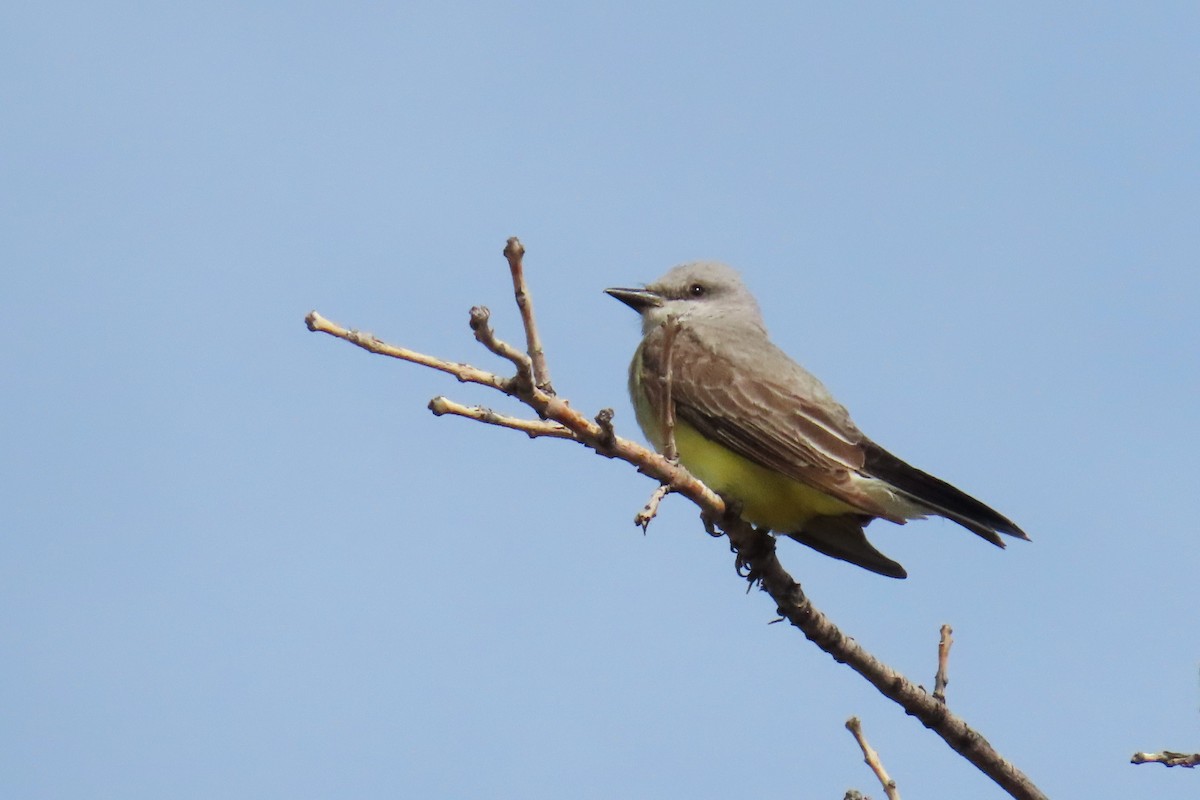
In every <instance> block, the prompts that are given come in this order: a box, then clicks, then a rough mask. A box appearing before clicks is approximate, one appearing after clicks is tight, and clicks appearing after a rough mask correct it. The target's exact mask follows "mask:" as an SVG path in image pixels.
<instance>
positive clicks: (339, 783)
mask: <svg viewBox="0 0 1200 800" xmlns="http://www.w3.org/2000/svg"><path fill="white" fill-rule="evenodd" d="M1197 41H1200V11H1198V10H1197V7H1196V6H1195V4H1191V3H1155V4H1144V3H1142V4H1133V3H1130V4H1097V3H1088V4H1082V3H1081V4H1053V5H1051V6H1047V5H1046V4H1041V3H1037V4H1028V3H1026V4H1014V3H996V4H970V7H969V8H967V7H965V6H954V7H946V6H945V5H944V4H936V5H935V4H924V5H921V4H908V5H906V6H905V7H904V8H902V9H901V8H900V7H898V6H895V5H892V4H871V5H856V6H853V7H850V6H844V5H841V4H838V5H835V6H821V5H817V4H796V3H777V4H755V5H753V6H751V7H747V6H746V5H745V4H742V7H741V8H738V9H737V10H734V4H723V5H718V4H711V3H704V4H696V3H677V4H669V3H656V4H650V5H647V6H644V7H641V8H638V9H634V8H633V7H631V6H630V7H626V8H620V9H619V8H616V7H615V6H607V5H599V4H597V5H581V4H563V3H528V4H496V3H492V4H469V3H464V4H459V3H452V4H424V5H422V6H421V7H417V6H416V5H415V4H402V3H397V4H386V3H320V2H306V3H258V4H246V3H221V2H217V3H213V2H205V3H193V2H187V3H170V4H126V3H103V4H97V3H77V4H63V3H55V2H46V3H36V4H11V3H10V4H8V6H7V7H6V8H5V9H4V10H3V11H2V12H0V203H3V207H2V208H0V261H2V263H3V267H2V269H0V304H2V307H3V309H4V317H5V319H4V321H5V329H6V334H5V338H4V344H3V345H2V346H0V365H2V367H3V371H4V375H5V378H4V381H3V387H4V388H3V392H2V394H0V402H2V404H3V415H0V440H2V442H3V445H2V447H0V480H2V486H3V491H2V494H3V500H2V502H0V796H3V797H6V798H80V797H89V798H104V797H113V798H162V797H172V798H211V797H229V798H263V797H287V798H328V797H419V798H440V797H521V798H563V797H571V798H613V797H629V798H677V797H689V798H728V797H735V796H738V797H755V796H766V795H772V796H778V795H788V796H794V797H812V798H831V797H841V796H842V793H843V792H844V791H845V789H847V788H849V787H858V788H859V789H862V790H865V791H867V792H868V793H873V794H875V795H879V794H880V792H879V789H878V787H877V786H876V785H875V784H874V780H873V778H872V776H871V775H870V774H869V773H868V771H867V770H866V768H865V767H864V766H863V765H862V763H861V761H860V755H859V753H858V751H857V750H856V748H855V745H854V742H853V740H852V738H851V737H850V735H849V734H848V733H847V732H846V731H845V730H844V729H843V728H842V724H843V722H844V721H845V719H846V718H847V717H849V716H851V715H858V716H860V717H861V718H862V720H863V724H864V727H865V730H866V732H867V734H868V736H869V737H870V739H871V741H872V743H873V744H874V746H875V747H876V748H877V749H878V750H879V751H880V753H881V754H882V756H883V758H884V759H885V761H886V763H887V765H888V767H889V768H890V770H891V772H892V774H893V775H894V776H895V778H896V779H897V780H898V781H899V783H900V787H901V790H902V792H903V793H904V796H905V797H998V796H1000V793H999V790H997V789H995V788H993V786H992V784H990V782H988V781H987V780H986V779H985V778H983V777H981V776H980V775H979V774H978V773H976V772H975V771H974V770H973V768H971V767H969V766H968V765H966V764H965V762H963V761H962V760H960V759H959V758H958V757H957V756H955V755H954V754H952V753H951V752H950V751H949V750H948V749H947V748H946V747H945V746H944V745H942V743H941V742H940V740H938V739H936V738H935V737H934V736H932V735H931V734H929V733H927V732H925V731H924V730H923V729H922V728H921V727H920V726H919V725H918V724H917V723H915V722H914V721H913V720H911V719H908V718H906V717H905V716H904V714H903V713H902V712H901V711H899V710H898V709H897V708H896V707H895V706H893V705H891V704H890V703H888V702H887V701H885V700H884V699H883V698H882V697H880V696H879V695H878V694H877V693H876V692H875V691H874V690H872V689H870V688H869V687H868V686H866V685H865V684H864V683H863V682H862V681H861V680H860V679H859V678H858V677H857V676H855V675H854V674H853V673H851V672H849V671H848V670H847V669H845V668H843V667H839V666H838V665H836V664H834V663H833V662H832V661H831V659H829V657H828V656H826V655H824V654H823V653H821V652H819V651H818V650H817V649H816V648H815V647H813V646H812V645H811V644H809V643H808V642H806V641H804V640H803V639H802V638H801V637H800V636H799V635H798V634H797V633H796V632H794V631H792V630H789V629H787V628H786V627H784V626H780V625H770V626H769V625H767V622H769V621H770V620H771V619H772V618H773V607H772V605H771V604H770V602H769V600H768V599H767V598H766V597H765V596H764V595H762V594H760V593H757V592H752V593H750V594H749V595H747V594H746V593H745V592H744V589H743V586H742V584H741V583H740V582H739V581H738V580H737V579H736V577H735V576H734V573H733V568H732V559H731V556H730V554H729V553H728V552H727V548H726V545H725V543H724V542H721V541H715V540H712V539H710V538H709V537H708V536H706V535H705V534H704V532H703V531H702V530H701V528H700V525H699V524H698V522H697V519H696V514H695V512H694V509H692V508H691V507H690V506H688V505H687V504H686V503H684V502H683V501H679V500H669V501H668V502H667V503H665V504H664V508H663V511H662V513H661V515H660V518H659V519H658V520H657V521H656V522H655V523H654V525H653V526H652V527H651V529H650V533H649V535H648V536H642V535H641V533H640V532H639V531H638V530H637V529H635V528H634V526H633V525H632V522H631V519H632V516H633V514H634V513H635V512H636V511H637V509H638V508H640V507H641V505H642V503H643V502H644V501H645V500H646V498H647V496H648V495H649V493H650V491H651V489H652V488H653V487H652V485H651V484H650V483H649V482H648V481H647V480H646V479H644V478H641V477H640V476H637V475H636V474H634V473H633V472H632V471H631V470H630V469H627V468H626V467H625V466H624V465H621V464H619V463H614V462H610V461H606V460H603V459H599V458H595V457H593V456H590V455H589V454H587V453H586V452H584V451H582V450H581V449H579V448H575V447H572V446H569V445H567V444H564V443H561V442H548V441H540V442H530V441H528V440H526V439H525V438H524V437H523V436H521V435H519V434H515V433H512V432H508V431H501V430H496V429H490V428H487V429H485V428H484V427H482V426H479V425H475V424H472V423H468V422H466V421H463V420H457V419H451V418H445V419H434V418H433V417H432V416H430V415H429V413H428V412H427V411H426V410H425V403H426V402H427V401H428V399H429V398H430V397H431V396H433V395H435V394H442V393H445V394H448V395H449V396H451V397H453V398H455V399H458V400H460V401H464V402H481V401H483V402H487V403H489V404H494V405H496V406H497V407H498V408H500V409H503V410H509V411H512V410H515V409H514V407H513V406H512V405H511V404H509V403H506V402H503V398H500V397H498V396H489V395H488V394H486V393H484V392H482V391H481V390H478V389H476V388H473V387H465V386H460V385H458V384H457V383H455V382H454V381H453V380H451V379H449V378H447V377H446V376H442V375H438V374H434V373H431V372H429V371H426V370H422V369H419V368H417V367H414V366H411V365H405V364H400V363H395V362H391V361H387V360H384V359H381V358H377V357H371V356H368V355H366V354H364V353H362V352H360V351H358V350H356V349H354V348H351V347H350V346H348V345H345V344H343V343H340V342H337V341H334V340H332V339H329V338H327V337H322V336H318V335H314V334H310V333H308V332H307V331H305V329H304V326H303V322H302V320H303V317H304V314H305V313H306V312H307V311H308V310H309V309H311V308H317V309H319V310H320V311H321V312H322V313H323V314H325V315H326V316H328V317H330V318H332V319H334V320H337V321H340V322H343V323H346V324H348V325H353V326H356V327H360V328H365V329H369V330H371V331H373V332H375V333H376V334H378V335H380V336H383V337H385V338H387V339H389V340H392V341H394V342H396V343H400V344H405V345H408V346H410V347H414V348H417V349H421V350H426V351H430V352H433V353H436V354H440V355H443V356H446V357H450V358H455V359H469V360H473V361H476V362H478V363H480V364H482V365H490V366H501V365H499V364H498V363H497V361H496V359H494V358H492V357H490V356H488V355H487V354H486V353H484V352H482V351H481V348H479V347H478V346H477V345H476V344H475V343H474V342H473V341H472V339H471V337H470V333H469V331H468V329H467V325H466V322H467V310H468V308H469V307H470V306H471V305H473V304H477V303H485V304H488V305H490V306H491V307H492V308H493V309H494V316H495V323H496V326H497V329H498V330H499V331H500V332H501V334H502V335H505V336H507V337H509V338H510V339H513V340H517V339H519V326H518V323H517V319H516V315H515V313H514V310H513V306H512V301H511V289H510V287H509V284H508V276H507V273H506V270H505V265H504V261H503V259H502V258H501V256H500V250H501V248H502V246H503V244H504V240H505V238H506V237H507V236H510V235H519V236H521V237H522V239H523V240H524V242H525V243H526V245H527V247H528V250H529V257H528V263H527V265H528V271H529V275H530V278H531V281H532V286H533V292H534V297H535V300H536V302H537V305H538V308H539V311H540V314H541V320H542V326H543V334H544V336H545V339H546V349H547V352H548V354H549V357H550V363H551V369H552V372H553V377H554V380H555V383H556V386H557V387H558V388H559V390H560V391H561V392H562V393H564V394H565V395H567V396H568V397H569V398H571V399H572V401H573V402H574V403H575V404H576V405H577V406H579V407H580V408H583V409H587V410H589V411H593V410H595V409H599V408H600V407H603V406H608V405H611V406H614V407H615V408H616V410H617V425H618V429H619V431H620V432H622V433H624V434H626V435H636V430H635V428H634V425H633V422H632V413H631V411H630V409H629V405H628V402H627V400H626V398H625V394H624V391H625V389H624V385H625V367H626V363H627V361H628V358H629V356H630V354H631V353H632V351H633V348H634V346H635V343H636V341H637V335H638V333H637V323H636V319H635V317H634V315H632V314H631V313H630V312H629V310H628V309H626V308H624V307H622V306H621V305H620V304H618V303H615V302H613V301H612V300H611V299H609V298H607V297H605V296H604V295H603V294H601V290H602V289H603V288H604V287H606V286H613V285H629V284H636V283H638V282H642V281H648V280H651V279H653V278H654V277H656V276H657V275H659V274H660V273H661V272H663V271H665V269H666V268H667V267H669V266H671V265H672V264H674V263H678V262H680V261H684V260H689V259H694V258H715V259H721V260H725V261H728V262H730V263H732V264H734V265H735V266H737V267H739V268H740V269H741V270H742V271H743V274H744V276H745V278H746V280H747V282H748V283H749V284H750V286H751V287H752V288H753V289H754V290H755V291H756V292H757V293H758V295H759V297H760V298H761V300H762V305H763V309H764V313H765V315H766V318H767V322H768V325H769V327H770V328H771V331H772V334H773V336H774V337H775V339H776V341H777V342H778V343H779V344H780V345H781V346H782V347H784V349H786V350H787V351H789V352H790V353H792V354H793V355H794V356H795V357H796V358H797V359H798V360H800V361H802V362H803V363H804V364H805V365H807V366H808V367H809V368H810V369H812V370H813V371H814V372H816V373H817V374H818V375H819V376H821V377H822V379H824V380H825V382H826V383H827V384H828V385H829V387H830V388H831V390H832V391H833V392H834V393H835V394H836V395H837V396H838V398H839V399H840V400H841V401H842V402H843V403H845V404H846V405H847V406H848V407H849V408H850V409H851V411H852V412H853V414H854V416H855V419H856V420H857V422H858V424H859V426H860V427H862V428H863V429H864V430H865V431H866V432H867V433H868V435H870V436H872V437H873V438H874V439H876V440H878V441H879V442H881V443H882V444H883V445H884V446H886V447H888V448H889V449H891V450H893V451H895V452H896V453H897V454H899V455H900V456H902V457H904V458H906V459H907V460H909V461H911V462H913V463H914V464H916V465H918V466H921V467H923V468H924V469H927V470H929V471H931V472H934V473H936V474H938V475H941V476H943V477H945V478H947V479H949V480H951V481H953V482H954V483H956V484H958V485H959V486H961V487H962V488H964V489H966V490H968V491H970V492H971V493H973V494H976V495H978V496H979V497H981V498H982V499H984V500H985V501H987V502H989V503H991V504H994V505H995V506H996V507H997V508H999V509H1001V510H1002V511H1003V512H1004V513H1006V514H1008V515H1010V516H1011V517H1012V518H1014V519H1015V520H1016V521H1017V522H1019V523H1020V524H1021V525H1022V526H1023V527H1024V528H1025V529H1026V530H1027V531H1029V532H1030V534H1031V536H1032V537H1033V539H1034V542H1033V543H1032V544H1024V543H1021V542H1016V543H1014V544H1013V545H1012V546H1011V547H1010V548H1009V549H1008V550H1007V551H1004V552H1001V551H999V550H997V549H995V548H992V547H990V546H989V545H987V544H986V543H984V542H982V541H980V540H979V539H977V538H976V537H973V536H971V535H970V534H968V533H966V532H964V531H963V530H961V529H959V528H957V527H956V526H954V525H952V524H950V523H945V522H942V521H940V520H935V521H930V522H925V523H915V524H912V525H908V526H906V527H904V528H899V527H894V526H888V525H887V524H885V523H879V524H877V525H876V526H874V527H873V533H874V538H875V540H876V541H877V542H878V544H879V545H880V547H881V548H882V549H884V550H885V551H886V552H888V553H889V554H890V555H892V556H894V557H895V558H897V559H898V560H899V561H901V562H902V563H904V564H905V566H906V567H907V568H908V570H909V573H910V578H909V580H907V581H890V580H887V579H883V578H879V577H876V576H874V575H871V574H868V573H866V572H862V571H859V570H855V569H854V568H852V567H849V566H846V565H844V564H841V563H839V562H835V561H832V560H829V559H826V558H822V557H820V556H818V555H816V554H814V553H812V552H811V551H808V550H806V549H804V548H802V547H800V546H798V545H794V544H792V543H790V542H784V543H782V544H781V553H782V557H783V559H784V561H785V563H786V564H787V565H788V566H789V567H790V568H791V569H792V570H793V572H794V573H795V574H796V576H797V577H798V578H799V579H800V580H801V581H802V583H803V584H804V586H805V587H806V589H807V590H808V591H809V592H810V594H811V595H812V597H813V598H814V600H815V602H816V603H817V604H818V605H819V606H820V607H822V608H824V609H826V610H827V611H828V612H829V613H830V614H831V615H832V616H833V617H834V618H835V619H836V620H837V621H838V622H839V623H840V624H841V625H842V626H843V628H844V629H845V630H846V631H847V632H848V633H849V634H851V635H853V636H855V637H856V638H858V639H859V640H860V641H861V642H862V643H863V644H864V645H866V646H867V647H868V648H869V649H871V650H872V651H873V652H875V653H876V654H877V655H879V656H880V657H881V658H883V659H884V660H886V661H887V662H888V663H890V664H892V665H894V666H895V667H897V668H899V669H901V670H903V671H904V672H905V673H906V674H908V675H909V676H911V677H912V678H913V679H914V680H918V681H920V682H923V683H925V684H926V685H930V684H931V683H932V678H933V673H934V667H935V649H936V642H937V630H938V626H939V625H940V624H941V623H943V622H949V623H951V624H952V625H953V626H954V628H955V631H956V636H955V638H956V645H955V648H954V651H953V655H952V659H951V684H950V688H949V697H950V701H951V703H952V705H953V707H954V708H955V709H957V710H958V711H959V712H960V713H962V714H963V715H964V716H966V718H967V719H968V720H969V721H970V722H971V723H973V724H974V725H976V726H977V727H978V728H979V729H980V730H981V731H982V732H983V733H984V734H985V735H986V736H987V737H988V738H989V739H990V740H991V741H992V742H993V744H995V745H996V746H997V747H998V748H999V749H1000V750H1001V752H1003V753H1004V754H1006V755H1007V756H1009V757H1010V758H1011V759H1013V760H1014V761H1015V762H1016V763H1017V764H1018V765H1020V766H1021V767H1022V768H1023V769H1025V770H1026V771H1027V772H1028V773H1030V774H1031V775H1032V776H1033V777H1034V779H1035V780H1037V781H1038V783H1039V784H1040V785H1041V787H1042V788H1043V789H1044V790H1045V791H1047V792H1048V793H1049V794H1050V795H1052V796H1060V797H1069V796H1074V797H1091V798H1127V797H1135V796H1136V797H1155V798H1184V797H1187V798H1192V797H1195V796H1196V792H1197V779H1198V776H1196V775H1194V774H1192V773H1191V772H1186V771H1183V770H1165V769H1162V768H1159V767H1149V766H1147V767H1133V766H1130V765H1128V764H1127V761H1128V758H1129V756H1130V754H1131V753H1133V752H1134V751H1135V750H1139V749H1162V748H1171V749H1189V750H1195V749H1198V748H1200V714H1198V713H1197V706H1198V705H1200V689H1198V687H1197V674H1196V672H1197V660H1198V658H1200V634H1198V633H1197V629H1196V625H1195V624H1194V620H1195V615H1196V607H1197V597H1198V593H1200V589H1198V585H1200V584H1198V580H1197V577H1198V576H1200V548H1197V546H1196V526H1197V523H1196V519H1195V505H1196V496H1197V493H1196V489H1195V481H1196V477H1197V474H1198V473H1200V463H1198V459H1197V456H1196V452H1197V444H1198V443H1200V425H1198V423H1197V408H1198V407H1200V383H1198V378H1197V368H1198V367H1200V357H1198V355H1200V325H1198V324H1197V321H1196V316H1195V308H1196V304H1197V300H1198V297H1200V271H1198V266H1200V265H1198V256H1200V222H1198V220H1200V139H1198V136H1200V134H1198V132H1200V49H1198V48H1197Z"/></svg>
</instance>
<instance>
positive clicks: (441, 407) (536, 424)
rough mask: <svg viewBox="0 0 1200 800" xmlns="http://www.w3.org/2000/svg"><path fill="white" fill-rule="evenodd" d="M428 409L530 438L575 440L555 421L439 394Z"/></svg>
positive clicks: (439, 414)
mask: <svg viewBox="0 0 1200 800" xmlns="http://www.w3.org/2000/svg"><path fill="white" fill-rule="evenodd" d="M429 410H430V411H432V412H433V414H434V416H437V417H440V416H442V415H443V414H450V415H453V416H456V417H466V418H467V419H473V420H475V421H477V422H485V423H487V424H488V425H497V426H499V427H501V428H512V429H513V430H515V431H521V432H522V433H526V434H528V435H529V438H530V439H536V438H537V437H539V436H550V437H552V438H556V439H571V440H576V441H577V437H576V436H575V434H573V433H571V432H570V431H569V430H567V429H566V428H564V427H563V426H562V425H559V424H558V423H557V422H551V421H549V420H544V419H521V418H520V417H510V416H507V415H505V414H497V413H496V412H495V411H493V410H492V409H490V408H486V407H484V406H464V405H461V404H459V403H456V402H454V401H453V400H450V399H448V398H445V397H442V396H441V395H438V396H437V397H435V398H433V399H432V400H430V401H429Z"/></svg>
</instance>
